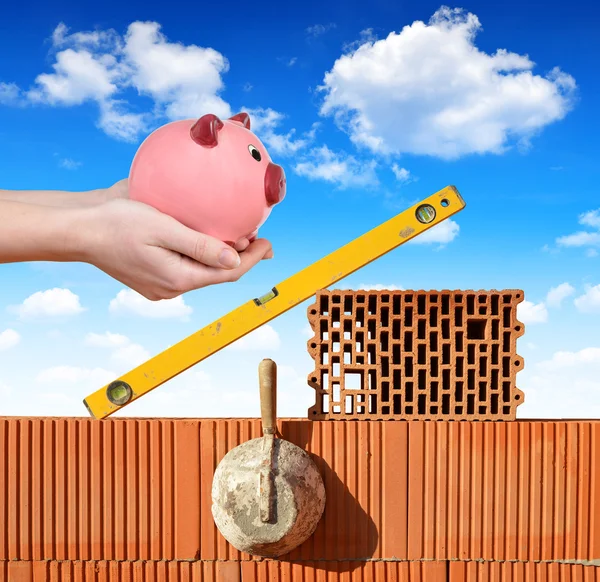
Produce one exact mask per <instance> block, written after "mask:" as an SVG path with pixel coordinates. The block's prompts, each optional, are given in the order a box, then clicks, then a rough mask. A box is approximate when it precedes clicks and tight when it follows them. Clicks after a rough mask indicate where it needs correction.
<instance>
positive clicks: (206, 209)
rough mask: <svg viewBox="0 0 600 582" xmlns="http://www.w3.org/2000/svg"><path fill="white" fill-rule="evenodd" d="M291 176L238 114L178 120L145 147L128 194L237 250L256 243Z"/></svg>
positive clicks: (151, 137) (133, 169)
mask: <svg viewBox="0 0 600 582" xmlns="http://www.w3.org/2000/svg"><path fill="white" fill-rule="evenodd" d="M285 189H286V182H285V173H284V171H283V168H282V167H281V166H278V165H277V164H274V163H273V162H272V161H271V158H270V157H269V154H268V153H267V150H266V149H265V147H264V145H263V144H262V143H261V142H260V140H259V139H258V138H257V137H256V136H255V135H254V134H253V133H252V132H251V131H250V117H249V116H248V114H247V113H238V114H237V115H234V116H233V117H231V118H229V119H225V120H221V119H219V118H218V117H217V116H216V115H213V114H210V113H209V114H207V115H203V116H202V117H201V118H200V119H198V120H194V119H186V120H184V121H174V122H172V123H168V124H166V125H163V126H162V127H159V128H158V129H157V130H155V131H154V132H153V133H151V134H150V135H149V136H148V137H147V138H146V139H145V140H144V142H143V143H142V144H141V145H140V147H139V149H138V151H137V152H136V154H135V157H134V159H133V163H132V165H131V170H130V172H129V195H130V198H132V199H133V200H138V201H140V202H144V203H146V204H149V205H150V206H153V207H154V208H156V209H157V210H160V211H161V212H164V213H165V214H168V215H170V216H172V217H173V218H176V219H177V220H178V221H179V222H181V223H182V224H185V225H186V226H188V227H189V228H193V229H194V230H196V231H198V232H202V233H204V234H208V235H211V236H214V237H216V238H218V239H220V240H222V241H225V242H227V243H229V244H231V245H233V244H234V243H236V242H237V241H238V240H239V239H241V238H244V237H247V238H249V239H250V240H253V239H254V238H256V236H257V233H258V229H259V227H260V226H261V225H262V224H264V222H265V220H266V219H267V218H268V216H269V214H270V213H271V210H272V208H273V206H275V204H278V203H279V202H281V201H282V200H283V198H284V197H285Z"/></svg>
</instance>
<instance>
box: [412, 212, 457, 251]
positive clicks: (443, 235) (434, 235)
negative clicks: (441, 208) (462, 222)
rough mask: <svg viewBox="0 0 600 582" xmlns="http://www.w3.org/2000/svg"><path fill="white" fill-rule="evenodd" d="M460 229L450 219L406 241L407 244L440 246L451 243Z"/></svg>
mask: <svg viewBox="0 0 600 582" xmlns="http://www.w3.org/2000/svg"><path fill="white" fill-rule="evenodd" d="M459 230H460V227H459V226H458V223H456V222H454V220H452V219H451V218H447V219H446V220H444V222H440V223H439V224H436V225H435V226H432V227H431V228H430V229H429V230H426V231H424V232H422V233H421V234H419V235H417V236H416V237H415V238H412V239H410V240H409V241H408V244H411V243H412V244H420V245H421V244H441V245H445V244H447V243H449V242H452V241H453V240H454V239H455V238H456V237H457V236H458V232H459Z"/></svg>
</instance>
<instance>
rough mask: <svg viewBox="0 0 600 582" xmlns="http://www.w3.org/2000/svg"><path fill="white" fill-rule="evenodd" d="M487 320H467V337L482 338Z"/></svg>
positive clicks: (483, 337)
mask: <svg viewBox="0 0 600 582" xmlns="http://www.w3.org/2000/svg"><path fill="white" fill-rule="evenodd" d="M486 324H487V321H486V320H485V319H468V320H467V339H470V340H484V339H485V332H486Z"/></svg>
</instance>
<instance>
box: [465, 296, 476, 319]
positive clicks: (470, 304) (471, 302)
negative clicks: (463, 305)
mask: <svg viewBox="0 0 600 582" xmlns="http://www.w3.org/2000/svg"><path fill="white" fill-rule="evenodd" d="M474 313H475V295H467V314H468V315H473V314H474Z"/></svg>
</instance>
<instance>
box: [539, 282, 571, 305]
mask: <svg viewBox="0 0 600 582" xmlns="http://www.w3.org/2000/svg"><path fill="white" fill-rule="evenodd" d="M573 293H575V287H573V286H572V285H569V283H561V284H560V285H558V286H557V287H552V289H550V291H548V294H547V295H546V304H547V305H548V306H549V307H560V305H561V303H562V302H563V300H564V299H566V298H567V297H569V296H571V295H573Z"/></svg>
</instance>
